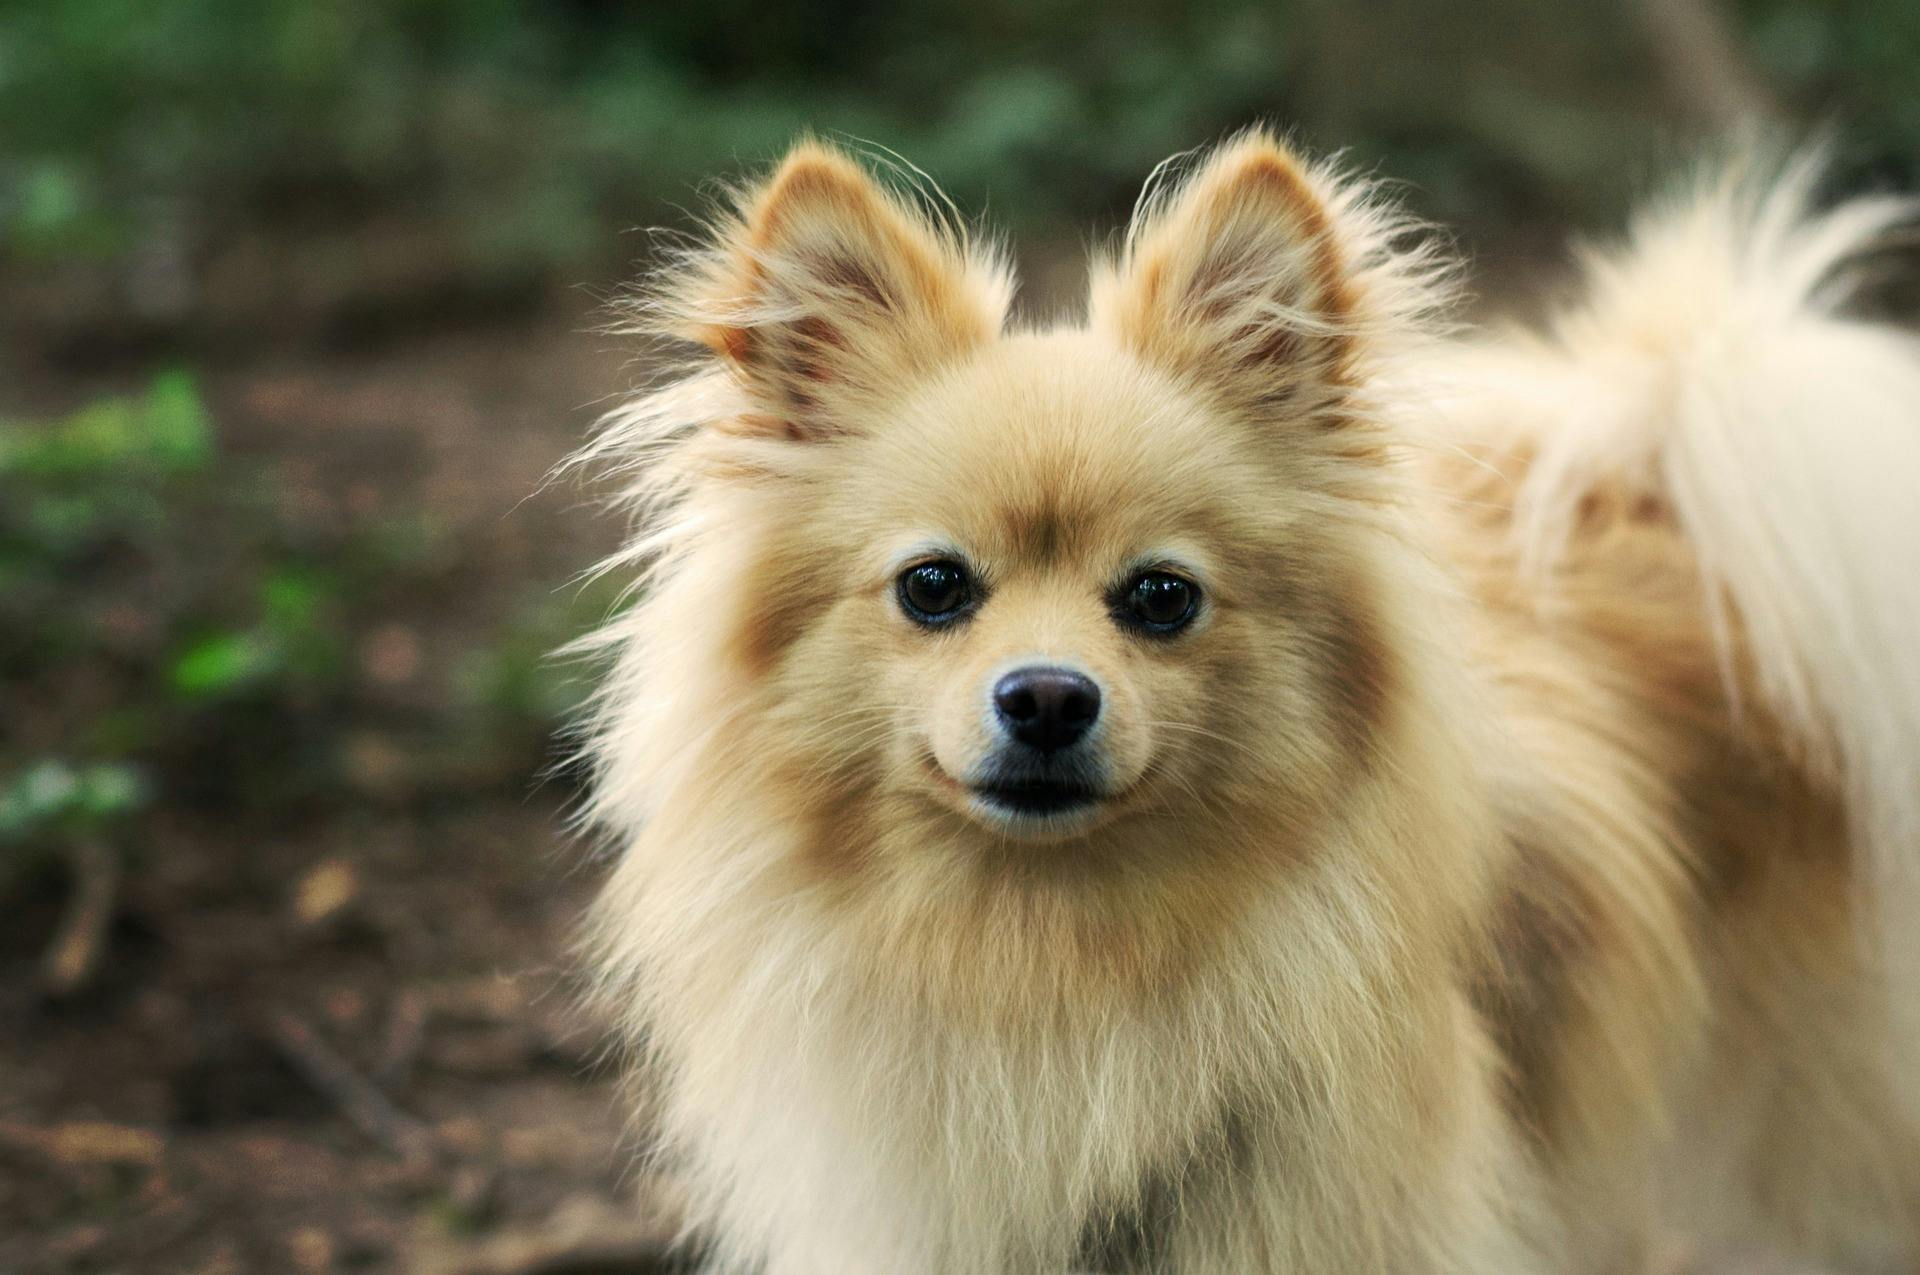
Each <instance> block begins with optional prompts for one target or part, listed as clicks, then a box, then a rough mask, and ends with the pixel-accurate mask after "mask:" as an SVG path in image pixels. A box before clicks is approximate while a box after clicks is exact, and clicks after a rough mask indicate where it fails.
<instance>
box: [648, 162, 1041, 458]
mask: <svg viewBox="0 0 1920 1275" xmlns="http://www.w3.org/2000/svg"><path fill="white" fill-rule="evenodd" d="M676 292H677V295H672V296H669V298H668V304H669V306H670V308H671V309H672V310H673V312H674V315H675V317H676V319H677V320H678V322H677V325H676V331H677V332H678V334H679V335H682V336H685V337H689V338H691V339H692V340H695V341H698V342H699V343H701V344H703V345H705V346H707V347H708V348H709V349H710V350H712V351H713V352H714V353H715V354H716V355H718V356H719V358H720V359H721V361H722V362H723V363H724V364H725V365H727V366H728V367H729V368H730V369H731V370H732V371H733V373H734V374H735V376H736V377H737V378H738V379H739V381H740V383H741V385H742V387H743V388H744V389H745V391H746V393H747V397H748V400H749V401H750V403H751V404H752V408H753V410H752V412H750V413H749V414H748V415H746V416H743V417H741V418H740V419H738V420H737V421H734V422H730V426H731V427H733V428H738V429H742V430H746V431H751V432H760V433H768V434H772V435H776V436H777V435H784V436H786V437H789V438H792V439H796V440H802V441H805V440H812V439H819V438H827V437H831V436H833V435H835V434H839V433H843V432H845V431H846V430H847V429H848V428H849V427H850V423H851V422H854V421H857V420H859V419H860V417H861V414H862V411H863V409H866V408H870V407H871V406H873V405H874V404H876V403H877V402H880V401H883V400H884V399H886V398H888V397H890V396H892V395H895V394H898V393H899V392H900V391H901V390H902V389H904V388H906V387H907V386H908V385H909V384H911V383H912V382H913V381H915V380H917V379H919V378H922V377H925V376H926V375H928V374H929V373H930V372H931V371H933V370H934V369H935V368H937V367H938V366H940V365H941V364H942V363H944V362H946V361H948V360H951V359H953V358H955V357H957V356H959V355H961V354H963V353H965V352H966V351H968V350H971V349H973V348H975V347H977V346H979V345H981V344H982V343H984V342H986V341H988V340H990V339H991V338H992V337H994V336H995V335H996V334H997V333H998V332H999V331H1000V327H1001V324H1002V322H1003V320H1004V317H1005V312H1006V306H1007V302H1008V299H1009V295H1010V292H1011V287H1010V284H1009V283H1008V281H1007V279H1006V276H1005V275H1004V273H1003V272H1002V271H1001V270H1000V269H999V268H998V266H997V264H996V263H995V262H994V261H993V260H992V259H991V258H990V257H989V256H987V255H985V254H979V253H976V252H974V251H972V250H970V248H969V246H968V244H967V243H966V242H965V240H964V239H963V238H962V236H961V235H960V233H959V232H958V231H957V230H955V229H952V228H950V227H948V226H944V225H935V224H933V223H932V222H931V221H930V220H929V219H928V218H927V217H926V216H924V215H923V214H921V213H920V212H918V211H916V210H914V209H912V208H910V207H908V206H907V205H906V204H905V203H904V202H903V201H902V200H901V199H900V198H898V197H897V196H895V195H893V194H891V193H889V192H888V191H886V190H885V189H883V188H882V187H881V186H880V185H878V184H877V183H876V182H875V181H874V180H873V179H872V178H871V177H869V176H868V175H867V173H866V172H865V171H863V170H862V169H861V167H860V166H859V165H858V164H856V163H855V162H854V161H853V160H851V159H849V158H848V157H847V156H846V155H844V154H841V153H840V152H839V151H836V150H834V149H832V148H830V147H827V146H823V145H821V144H819V143H816V142H802V143H801V144H799V145H798V146H796V147H795V148H794V149H793V151H792V152H791V153H789V154H788V156H787V158H786V159H785V161H784V162H782V163H781V165H780V167H779V168H778V169H777V170H776V171H775V172H774V174H773V176H772V177H771V178H769V179H767V180H766V181H765V182H764V183H763V184H762V185H760V186H759V187H757V188H754V189H751V190H749V191H748V192H746V193H745V194H744V195H743V196H742V197H741V199H740V200H739V204H738V211H737V212H736V214H735V215H734V216H733V217H731V218H729V219H728V220H727V222H726V223H725V224H723V225H722V226H721V228H720V230H719V232H718V233H717V235H716V237H715V242H714V244H713V246H712V248H711V249H710V250H709V251H708V252H706V253H705V254H703V255H701V256H700V257H698V258H696V264H695V267H694V269H693V270H692V271H691V272H690V273H688V274H687V275H685V276H683V277H682V279H681V280H680V283H679V285H678V288H677V289H676Z"/></svg>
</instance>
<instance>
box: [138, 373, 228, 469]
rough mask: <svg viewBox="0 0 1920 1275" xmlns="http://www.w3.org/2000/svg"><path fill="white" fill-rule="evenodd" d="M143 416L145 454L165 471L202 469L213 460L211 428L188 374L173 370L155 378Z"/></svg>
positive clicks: (195, 386) (148, 393)
mask: <svg viewBox="0 0 1920 1275" xmlns="http://www.w3.org/2000/svg"><path fill="white" fill-rule="evenodd" d="M145 415H146V420H145V422H144V423H145V425H146V442H147V447H148V449H149V452H150V454H151V455H152V456H153V457H154V459H156V460H158V461H159V462H160V463H161V464H163V465H165V466H166V467H167V468H169V469H174V470H194V469H203V468H205V467H206V464H207V462H208V461H209V460H211V459H212V458H213V427H212V424H211V423H210V422H209V421H208V419H207V409H206V405H205V404H204V403H203V402H202V401H201V398H200V390H199V387H198V386H197V385H196V384H195V382H194V379H193V375H192V373H190V372H187V371H185V370H184V369H180V368H175V369H173V370H172V371H168V372H162V373H161V374H160V375H159V376H157V377H155V378H154V380H153V385H152V386H151V387H149V388H148V390H147V402H146V413H145Z"/></svg>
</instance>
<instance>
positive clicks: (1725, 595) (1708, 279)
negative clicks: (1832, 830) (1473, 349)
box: [1520, 155, 1920, 927]
mask: <svg viewBox="0 0 1920 1275" xmlns="http://www.w3.org/2000/svg"><path fill="white" fill-rule="evenodd" d="M1820 167H1821V166H1820V163H1819V162H1818V157H1817V156H1813V155H1806V156H1802V157H1801V158H1799V159H1797V160H1795V161H1793V162H1791V163H1789V164H1787V165H1786V166H1784V167H1774V168H1772V169H1770V170H1765V171H1762V170H1759V169H1757V168H1756V166H1754V165H1752V164H1735V165H1731V166H1728V167H1726V168H1724V169H1722V170H1720V171H1718V172H1716V173H1714V174H1713V175H1711V176H1710V177H1708V178H1706V179H1704V180H1702V181H1700V182H1697V183H1696V184H1695V185H1693V186H1692V187H1691V188H1689V189H1688V190H1687V191H1686V193H1685V195H1684V197H1682V198H1681V199H1678V200H1674V201H1670V202H1669V203H1668V204H1666V205H1664V206H1660V207H1657V208H1655V209H1653V210H1652V211H1651V212H1650V213H1649V215H1647V216H1645V217H1644V218H1642V219H1641V220H1640V221H1639V222H1638V223H1637V224H1636V226H1635V228H1634V233H1633V234H1632V236H1631V238H1630V240H1629V242H1628V244H1627V246H1626V248H1625V249H1624V250H1623V251H1621V252H1618V253H1616V254H1611V255H1606V256H1601V257H1596V258H1595V259H1594V260H1593V261H1592V262H1591V263H1590V291H1589V294H1588V300H1587V302H1586V304H1585V306H1584V308H1583V309H1581V310H1580V311H1579V312H1578V313H1576V314H1573V315H1571V316H1568V318H1567V319H1565V320H1564V321H1563V323H1562V324H1561V325H1560V328H1559V335H1560V336H1561V337H1562V338H1563V339H1564V348H1565V349H1566V350H1567V351H1569V352H1570V354H1569V357H1571V358H1575V359H1576V360H1578V361H1579V362H1581V363H1583V364H1585V363H1588V362H1591V364H1592V366H1591V368H1590V369H1589V370H1590V371H1591V372H1592V373H1593V374H1594V375H1595V376H1596V377H1597V378H1599V379H1597V380H1596V381H1595V382H1594V386H1595V389H1596V391H1597V392H1596V395H1595V398H1596V399H1597V400H1602V401H1604V402H1606V403H1607V404H1609V406H1608V407H1607V408H1606V409H1605V410H1604V411H1600V412H1593V411H1591V410H1589V411H1588V412H1586V413H1585V414H1583V415H1582V418H1581V420H1580V421H1579V424H1578V427H1577V428H1575V429H1572V430H1569V431H1566V432H1564V433H1561V434H1556V435H1555V436H1554V437H1552V438H1550V439H1548V440H1546V441H1545V442H1544V444H1543V446H1542V450H1541V453H1540V454H1539V456H1538V458H1537V461H1536V464H1535V466H1534V467H1533V470H1532V472H1531V475H1530V477H1529V479H1528V481H1527V488H1526V490H1525V491H1523V493H1522V500H1521V508H1520V515H1521V519H1522V521H1521V530H1522V533H1523V535H1525V536H1526V537H1527V538H1528V540H1529V542H1530V544H1531V545H1533V546H1540V545H1544V544H1550V543H1551V542H1552V541H1553V540H1554V539H1555V538H1556V537H1557V535H1558V534H1559V532H1560V531H1561V530H1563V528H1561V527H1558V526H1556V525H1555V521H1556V519H1563V518H1565V517H1567V516H1569V515H1568V514H1567V513H1566V512H1565V511H1567V510H1569V509H1571V508H1572V504H1571V503H1570V502H1569V501H1568V499H1567V497H1568V496H1570V495H1575V494H1577V492H1578V490H1579V489H1581V488H1584V487H1586V486H1588V485H1589V484H1590V483H1592V482H1594V481H1595V480H1597V479H1601V478H1607V479H1611V480H1613V481H1621V480H1625V481H1628V482H1640V483H1645V484H1646V485H1647V488H1648V490H1649V493H1650V494H1655V495H1657V496H1659V497H1660V498H1661V499H1662V500H1663V502H1664V503H1666V504H1668V505H1669V506H1670V507H1671V508H1672V509H1673V510H1674V512H1675V515H1676V516H1677V518H1678V520H1679V522H1680V524H1681V526H1682V529H1683V531H1684V532H1685V534H1686V535H1687V536H1688V537H1689V538H1690V540H1691V542H1692V544H1693V545H1694V546H1695V548H1696V550H1697V552H1698V555H1699V560H1700V563H1701V565H1702V568H1703V570H1704V573H1705V575H1706V577H1707V581H1708V585H1709V588H1710V605H1711V606H1712V607H1713V615H1714V618H1715V620H1716V622H1717V623H1718V624H1719V626H1720V631H1721V633H1722V634H1723V635H1725V634H1727V633H1729V632H1730V631H1731V629H1732V626H1733V625H1736V624H1737V625H1738V628H1739V631H1740V633H1741V635H1742V645H1743V648H1744V652H1745V655H1746V657H1747V659H1748V660H1749V661H1750V662H1751V667H1752V669H1753V672H1754V674H1755V681H1756V682H1757V685H1758V687H1759V691H1760V693H1761V694H1762V695H1763V696H1764V697H1765V698H1766V700H1767V701H1768V705H1769V707H1770V708H1771V709H1772V710H1773V711H1774V712H1775V713H1776V714H1777V715H1778V716H1779V718H1780V720H1781V721H1782V722H1783V723H1784V724H1785V726H1786V727H1787V729H1788V730H1789V731H1791V732H1792V734H1793V736H1794V737H1795V742H1796V743H1797V744H1798V745H1799V746H1800V747H1801V749H1802V750H1803V751H1804V755H1805V757H1806V759H1807V761H1808V762H1809V764H1811V765H1813V766H1815V767H1817V768H1818V769H1819V770H1820V771H1822V772H1824V773H1825V774H1827V775H1829V776H1830V777H1831V778H1833V779H1834V780H1835V781H1836V782H1837V783H1838V784H1840V785H1841V786H1842V790H1843V791H1844V792H1845V794H1846V797H1847V799H1848V802H1849V813H1850V816H1851V819H1852V825H1853V835H1854V839H1855V842H1856V844H1857V845H1861V846H1862V847H1863V848H1864V849H1865V850H1866V851H1867V855H1868V859H1869V862H1870V863H1871V865H1872V872H1873V874H1874V875H1872V876H1870V877H1868V879H1867V880H1866V881H1864V882H1863V884H1866V885H1868V886H1869V887H1870V888H1871V887H1873V886H1876V885H1879V884H1882V883H1883V882H1882V881H1881V879H1880V874H1884V873H1889V872H1894V873H1900V874H1908V873H1913V874H1917V875H1920V340H1916V338H1915V336H1914V335H1913V334H1911V333H1908V332H1904V331H1901V330H1899V329H1896V328H1893V327H1890V326H1887V325H1884V324H1880V323H1874V322H1868V321H1865V320H1862V319H1858V318H1850V317H1848V316H1847V315H1846V314H1845V313H1843V308H1844V307H1845V306H1846V305H1847V304H1848V302H1850V301H1851V300H1852V299H1853V293H1854V291H1855V290H1856V286H1857V282H1858V269H1859V267H1860V266H1861V265H1862V262H1863V259H1864V258H1865V257H1866V256H1867V255H1868V254H1869V253H1870V252H1872V251H1873V250H1875V249H1877V248H1882V247H1884V246H1885V243H1886V238H1887V232H1888V231H1889V230H1890V229H1891V228H1893V227H1895V226H1897V225H1900V224H1902V223H1905V222H1910V221H1912V220H1913V219H1914V218H1915V215H1916V212H1920V204H1916V202H1915V201H1910V200H1895V199H1868V200H1860V201H1855V202H1851V203H1845V204H1842V205H1839V206H1838V207H1835V208H1832V209H1830V210H1828V211H1824V212H1814V211H1813V210H1812V206H1811V203H1810V195H1811V192H1812V188H1813V186H1814V184H1815V182H1816V179H1817V178H1818V176H1819V173H1820ZM1609 418H1610V419H1609ZM1556 511H1557V512H1556ZM1723 649H1727V648H1726V644H1724V643H1723ZM1876 894H1878V895H1879V897H1880V898H1882V899H1883V900H1886V899H1890V898H1894V897H1898V896H1899V895H1905V897H1908V898H1913V897H1915V896H1914V895H1913V893H1912V890H1911V887H1909V888H1908V889H1906V890H1903V891H1899V892H1897V893H1893V892H1888V893H1883V892H1879V891H1876ZM1883 906H1884V905H1883ZM1902 924H1904V925H1906V926H1908V927H1911V925H1912V920H1911V918H1910V917H1908V918H1904V919H1903V921H1902Z"/></svg>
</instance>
